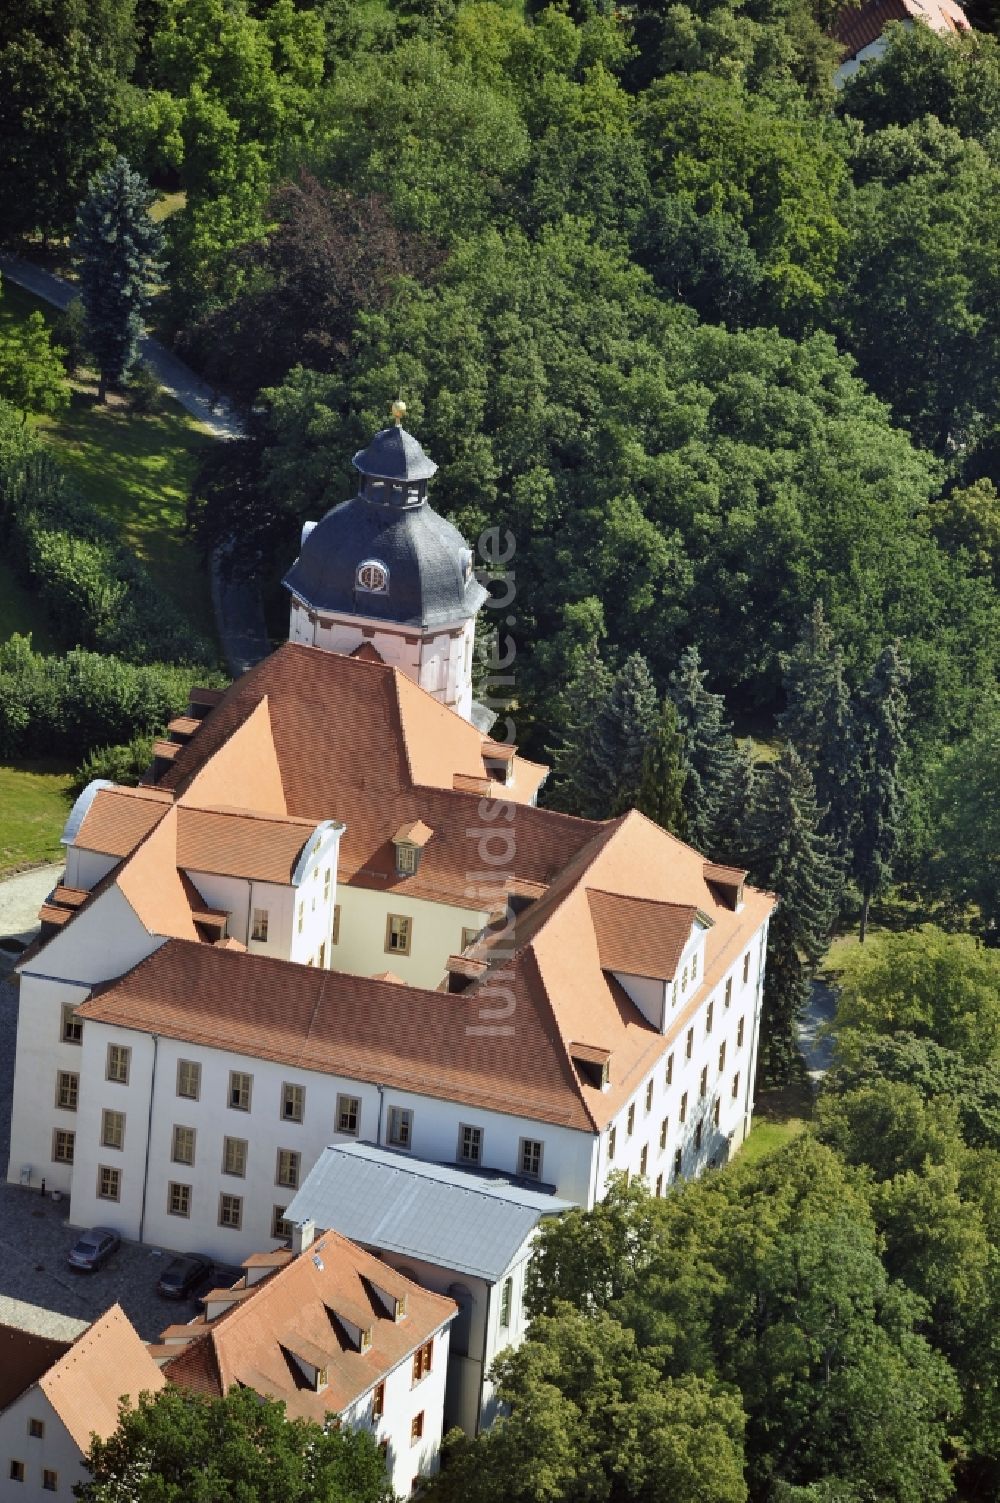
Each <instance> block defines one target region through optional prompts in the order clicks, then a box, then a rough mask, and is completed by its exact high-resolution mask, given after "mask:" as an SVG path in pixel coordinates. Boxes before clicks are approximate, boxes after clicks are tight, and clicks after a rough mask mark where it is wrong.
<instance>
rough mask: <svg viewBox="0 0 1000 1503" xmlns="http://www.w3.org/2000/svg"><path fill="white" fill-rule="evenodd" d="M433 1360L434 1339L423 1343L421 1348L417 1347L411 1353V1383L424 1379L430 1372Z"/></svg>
mask: <svg viewBox="0 0 1000 1503" xmlns="http://www.w3.org/2000/svg"><path fill="white" fill-rule="evenodd" d="M433 1360H434V1338H433V1336H432V1337H431V1339H430V1341H425V1342H424V1344H423V1346H418V1347H417V1350H416V1351H415V1352H414V1353H413V1381H414V1383H419V1382H420V1380H421V1378H426V1376H427V1374H428V1373H429V1372H430V1370H431V1363H432V1362H433Z"/></svg>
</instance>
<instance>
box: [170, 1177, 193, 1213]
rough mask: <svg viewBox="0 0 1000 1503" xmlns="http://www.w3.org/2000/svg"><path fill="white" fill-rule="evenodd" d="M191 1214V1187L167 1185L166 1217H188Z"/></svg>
mask: <svg viewBox="0 0 1000 1503" xmlns="http://www.w3.org/2000/svg"><path fill="white" fill-rule="evenodd" d="M190 1214H191V1186H190V1185H176V1184H173V1183H171V1184H168V1185H167V1215H168V1216H190Z"/></svg>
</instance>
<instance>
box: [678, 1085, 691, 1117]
mask: <svg viewBox="0 0 1000 1503" xmlns="http://www.w3.org/2000/svg"><path fill="white" fill-rule="evenodd" d="M687 1114H688V1093H687V1091H685V1092H684V1095H683V1096H682V1097H681V1109H680V1111H679V1112H678V1113H677V1115H678V1117H679V1118H680V1120H681V1121H682V1122H686V1121H687Z"/></svg>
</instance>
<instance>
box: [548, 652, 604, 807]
mask: <svg viewBox="0 0 1000 1503" xmlns="http://www.w3.org/2000/svg"><path fill="white" fill-rule="evenodd" d="M611 683H612V676H611V671H610V669H609V668H608V666H607V664H606V663H605V662H604V660H603V658H602V657H601V654H600V651H599V649H598V647H597V644H596V642H593V643H591V644H590V646H589V647H588V649H587V651H586V656H585V658H584V660H583V662H582V664H581V666H580V667H579V668H578V670H577V672H576V673H574V674H573V675H572V677H571V679H570V681H569V683H568V684H567V685H566V690H565V692H564V694H563V696H562V698H563V702H564V708H563V712H562V714H561V716H560V719H561V721H562V725H563V729H562V735H561V737H560V739H559V741H558V744H557V745H555V746H553V747H552V748H551V749H550V752H549V755H550V756H551V758H552V784H551V788H550V790H549V791H548V794H547V798H546V802H547V803H548V805H549V806H550V808H553V809H560V810H562V812H563V813H564V814H580V815H583V816H584V818H600V817H601V811H599V812H597V813H594V812H592V802H593V789H592V787H591V779H590V766H591V761H590V746H591V741H592V738H593V729H594V721H595V719H596V716H597V712H598V709H599V708H600V706H601V704H602V703H603V701H604V700H605V699H606V698H607V695H608V694H609V692H610V690H611Z"/></svg>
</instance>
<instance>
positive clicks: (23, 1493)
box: [0, 1384, 90, 1503]
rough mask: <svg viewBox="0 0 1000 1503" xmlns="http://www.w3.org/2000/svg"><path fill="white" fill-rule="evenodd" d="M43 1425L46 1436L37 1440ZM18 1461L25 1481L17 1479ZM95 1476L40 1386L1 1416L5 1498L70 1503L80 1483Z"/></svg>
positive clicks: (0, 1491) (0, 1477) (0, 1476)
mask: <svg viewBox="0 0 1000 1503" xmlns="http://www.w3.org/2000/svg"><path fill="white" fill-rule="evenodd" d="M32 1421H34V1425H32ZM39 1425H40V1426H41V1427H42V1434H41V1435H40V1436H39V1435H33V1434H32V1433H31V1432H32V1429H37V1427H38V1426H39ZM14 1462H20V1464H21V1465H22V1466H23V1468H24V1476H23V1480H14V1477H13V1472H12V1463H14ZM46 1474H48V1475H46ZM89 1476H90V1473H89V1472H88V1471H87V1469H86V1467H85V1466H84V1465H83V1458H82V1456H81V1453H80V1448H79V1446H78V1445H77V1443H76V1441H75V1440H74V1439H73V1437H72V1435H70V1433H69V1431H68V1430H67V1429H66V1426H65V1425H64V1424H63V1422H62V1420H61V1419H60V1418H59V1415H58V1414H57V1413H56V1411H55V1410H54V1409H53V1407H52V1405H51V1404H50V1403H49V1400H48V1399H47V1398H46V1396H45V1394H44V1393H43V1392H42V1390H41V1389H40V1388H39V1387H38V1385H37V1384H35V1385H34V1386H33V1387H31V1388H29V1389H27V1391H26V1392H25V1393H22V1394H21V1395H20V1396H19V1397H18V1398H16V1399H15V1400H14V1401H13V1403H11V1404H9V1405H8V1406H7V1408H6V1409H4V1410H3V1411H2V1413H0V1498H3V1499H5V1500H6V1499H17V1500H18V1503H51V1500H52V1498H53V1497H56V1498H65V1499H70V1498H72V1496H73V1486H74V1484H75V1483H77V1482H86V1481H87V1480H88V1478H89Z"/></svg>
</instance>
